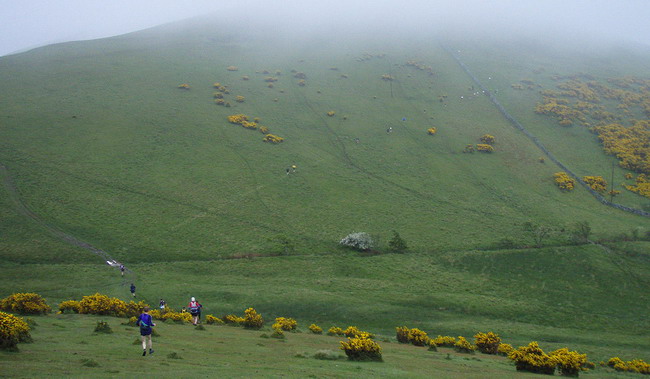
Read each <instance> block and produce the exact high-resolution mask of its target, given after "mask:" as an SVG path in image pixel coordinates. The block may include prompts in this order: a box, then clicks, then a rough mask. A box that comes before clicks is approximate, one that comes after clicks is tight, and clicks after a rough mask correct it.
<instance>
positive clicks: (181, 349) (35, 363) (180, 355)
mask: <svg viewBox="0 0 650 379" xmlns="http://www.w3.org/2000/svg"><path fill="white" fill-rule="evenodd" d="M33 320H34V321H36V323H37V326H36V327H35V328H34V330H33V332H32V336H33V337H34V339H35V342H34V343H31V344H21V346H20V349H21V351H20V352H19V353H6V352H0V362H2V363H3V374H4V375H7V376H10V377H14V378H28V377H37V376H38V377H40V376H50V375H52V374H53V373H56V374H58V375H62V376H65V377H89V376H92V377H115V376H116V375H119V376H123V375H126V376H134V375H152V374H153V375H156V376H161V377H178V376H187V374H188V372H192V373H193V374H194V375H198V376H215V375H218V376H223V377H229V378H245V377H291V378H294V377H295V378H304V377H319V378H344V377H351V376H353V377H357V378H377V377H379V378H430V377H431V376H435V377H440V378H457V377H463V378H486V377H492V378H497V377H498V378H519V377H522V376H523V377H527V378H528V377H531V378H541V377H545V376H543V375H536V374H522V373H519V372H517V371H515V368H514V366H513V365H512V363H511V362H509V361H508V359H506V358H504V357H497V356H491V355H484V354H480V353H476V354H473V355H469V354H462V353H456V352H455V351H454V350H453V349H450V348H444V347H441V348H438V351H436V352H433V351H427V348H424V347H415V346H413V345H403V344H399V343H397V342H396V341H395V340H394V339H392V340H391V339H387V338H385V337H380V338H381V341H380V345H381V346H382V350H383V351H382V355H383V359H384V362H352V361H347V360H346V359H345V355H344V354H343V352H342V351H340V350H338V346H340V344H339V341H341V340H346V339H345V338H341V337H337V336H327V335H314V334H311V333H309V332H308V331H306V329H303V331H302V332H300V333H286V334H285V336H286V338H285V339H284V340H279V339H274V338H268V336H269V335H270V334H271V331H270V330H269V328H265V329H263V330H261V331H249V330H244V329H241V328H233V327H228V326H209V325H208V326H206V327H205V330H196V329H195V328H194V327H192V326H188V325H177V324H173V323H172V324H167V323H163V322H160V323H158V324H157V326H156V330H157V331H158V333H159V335H160V336H158V337H154V338H153V341H154V342H153V343H154V345H153V346H154V349H155V352H154V354H153V355H147V356H146V357H143V356H141V354H140V352H141V346H140V344H139V343H136V341H139V337H138V334H139V333H138V329H137V328H134V327H129V326H125V325H124V324H123V323H124V321H125V320H124V319H118V318H113V317H102V318H100V317H97V316H80V315H60V316H48V317H34V318H33ZM100 320H102V321H106V322H108V324H109V326H110V327H111V329H112V330H113V333H112V334H102V333H93V329H94V327H95V325H96V323H97V321H100ZM301 329H302V328H301ZM265 337H266V338H265ZM317 352H325V353H326V354H327V355H328V356H330V357H332V358H335V357H337V356H338V357H339V358H338V359H332V360H322V359H315V358H313V356H314V355H315V354H316V353H317ZM581 375H582V376H584V377H594V378H596V377H598V378H629V377H635V375H633V374H627V375H626V374H623V373H617V372H615V371H613V370H612V369H610V368H602V367H597V368H596V369H595V370H593V371H588V372H586V373H583V374H581ZM636 376H638V374H637V375H636Z"/></svg>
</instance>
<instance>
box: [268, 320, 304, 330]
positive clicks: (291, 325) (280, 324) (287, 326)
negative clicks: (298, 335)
mask: <svg viewBox="0 0 650 379" xmlns="http://www.w3.org/2000/svg"><path fill="white" fill-rule="evenodd" d="M271 327H272V328H273V329H281V330H286V331H288V332H290V331H292V330H296V328H297V327H298V322H297V321H296V320H294V319H292V318H287V317H277V318H276V319H275V323H274V324H273V325H272V326H271Z"/></svg>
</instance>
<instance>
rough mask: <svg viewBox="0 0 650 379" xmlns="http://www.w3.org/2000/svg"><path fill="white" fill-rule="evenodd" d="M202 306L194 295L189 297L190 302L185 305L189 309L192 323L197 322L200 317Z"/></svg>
mask: <svg viewBox="0 0 650 379" xmlns="http://www.w3.org/2000/svg"><path fill="white" fill-rule="evenodd" d="M202 307H203V306H202V305H201V304H200V303H199V302H198V301H196V299H195V298H194V297H192V298H191V299H190V303H189V304H188V305H187V309H188V310H189V311H190V314H191V315H192V324H194V325H196V324H198V323H199V319H200V318H201V308H202Z"/></svg>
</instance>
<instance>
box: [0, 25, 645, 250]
mask: <svg viewBox="0 0 650 379" xmlns="http://www.w3.org/2000/svg"><path fill="white" fill-rule="evenodd" d="M280 39H281V38H280ZM337 42H341V41H328V42H323V41H321V42H319V43H318V44H316V43H314V41H310V43H305V42H295V43H293V44H290V43H287V44H286V45H285V44H283V43H278V42H277V41H270V40H268V39H264V38H262V37H259V36H253V37H251V36H247V35H240V36H228V35H225V34H223V33H222V32H221V29H219V30H215V29H213V28H210V27H199V26H197V27H195V28H193V29H192V28H190V29H188V30H186V31H184V32H183V33H181V32H172V31H169V30H166V29H165V28H160V29H153V30H150V31H146V32H142V33H134V34H130V35H126V36H121V37H116V38H111V39H105V40H98V41H90V42H82V43H68V44H62V45H55V46H49V47H45V48H41V49H36V50H34V51H31V52H28V53H24V54H19V55H15V56H9V57H3V58H2V59H0V80H2V82H3V88H2V91H1V92H0V101H1V102H2V104H3V107H2V109H1V110H0V140H2V149H1V150H0V159H1V160H2V161H3V162H4V163H5V164H6V165H7V167H8V168H9V170H10V173H11V174H12V175H13V176H14V179H15V181H16V183H17V187H18V192H19V194H20V196H21V197H22V198H23V199H24V201H25V203H26V204H27V205H28V206H29V207H30V209H32V210H33V211H34V212H36V213H37V214H39V215H41V216H42V217H43V218H44V219H45V220H46V221H47V222H51V223H53V224H55V225H57V226H59V227H61V228H62V229H63V230H66V231H68V232H70V233H72V234H74V235H77V236H79V237H80V238H82V239H84V240H87V241H90V242H91V243H94V244H96V245H97V246H99V247H101V248H103V249H105V250H107V251H110V252H112V253H113V254H114V256H115V257H116V258H118V259H120V260H123V261H128V262H137V261H140V262H143V261H160V260H172V261H174V260H203V259H212V258H213V257H214V256H215V255H220V254H230V253H233V252H264V251H266V250H267V249H268V244H267V242H266V241H267V239H268V238H269V237H274V236H277V235H280V234H285V235H287V236H289V238H290V239H292V240H293V241H294V243H295V244H296V246H297V248H298V251H301V252H305V251H310V250H316V251H324V250H330V249H332V248H333V247H334V244H335V243H336V241H338V240H339V239H340V238H342V237H343V236H345V235H346V234H348V233H350V232H353V231H367V232H370V233H376V234H378V235H381V236H383V237H384V238H385V237H387V236H388V235H389V233H390V231H391V230H393V229H396V230H398V231H399V232H400V234H402V236H403V237H405V238H406V240H407V241H408V242H409V244H410V245H411V247H412V248H413V249H415V250H418V251H431V250H451V249H466V248H473V247H478V246H486V245H492V244H494V243H496V242H497V241H499V240H500V239H502V238H503V237H505V236H509V237H510V238H512V239H514V240H515V241H516V242H517V243H521V244H526V243H528V242H527V241H526V240H525V237H524V235H523V234H522V232H521V228H520V225H521V224H522V223H523V222H525V221H530V220H532V221H534V222H538V223H542V224H547V225H558V226H562V225H569V224H571V223H573V222H576V221H582V220H584V221H589V222H590V223H591V225H592V226H593V228H594V230H595V231H596V233H600V234H601V235H602V234H609V233H620V232H629V231H630V230H631V229H634V228H636V227H638V226H639V224H640V223H641V222H642V221H646V220H640V219H639V217H637V216H633V215H628V214H626V213H623V212H620V211H617V210H614V209H611V208H607V207H604V206H602V205H600V204H599V203H598V202H597V201H595V200H593V199H592V198H591V197H590V195H589V194H587V193H586V192H585V191H583V190H581V189H578V190H576V191H574V192H573V193H569V194H565V193H561V192H560V191H559V190H557V188H555V186H554V185H553V183H552V174H553V172H555V171H557V168H555V167H553V166H552V165H550V164H546V165H544V164H540V163H539V162H538V160H537V158H538V157H539V155H540V152H539V151H538V150H537V149H536V148H535V147H534V146H533V145H532V144H531V143H530V142H529V141H528V140H527V139H526V138H524V137H523V135H521V134H520V133H518V132H517V131H516V130H515V129H514V128H512V127H511V126H510V125H509V124H508V123H507V122H506V121H505V119H503V118H502V116H501V115H500V114H499V113H498V112H497V111H496V110H495V109H494V107H493V106H492V105H491V104H490V103H489V101H488V100H487V99H486V98H484V97H477V98H472V99H469V98H466V99H464V100H461V99H460V97H461V96H466V95H467V94H468V91H469V87H470V86H471V82H470V80H469V78H468V77H467V76H466V75H465V74H464V73H463V72H462V71H461V70H460V69H459V68H458V66H457V65H456V64H455V63H454V61H453V60H452V59H451V58H450V57H449V56H447V55H446V54H445V53H444V51H443V50H442V49H440V48H439V47H438V45H437V43H435V42H432V41H426V44H425V42H423V41H415V40H413V41H410V42H409V43H403V44H396V43H395V44H392V43H386V44H384V45H378V44H377V43H376V42H365V43H364V42H361V41H356V42H348V43H343V42H341V43H337ZM422 46H426V47H427V49H426V50H423V49H422V48H421V47H422ZM365 51H369V52H371V53H374V54H378V53H385V54H386V56H385V57H383V58H378V57H374V58H372V59H370V60H364V61H359V59H358V58H359V57H362V56H363V54H364V52H365ZM409 60H416V61H419V62H422V63H423V64H426V65H430V66H432V67H433V70H434V72H435V76H433V77H430V76H428V75H427V74H426V73H425V72H422V71H418V70H416V69H414V68H413V67H410V66H406V65H405V63H406V62H407V61H409ZM230 65H236V66H238V68H239V70H238V71H228V70H226V67H228V66H230ZM333 68H336V69H337V70H333ZM294 69H295V70H297V71H301V72H304V73H305V74H306V75H307V85H306V86H305V87H301V86H299V85H298V84H297V81H298V79H296V78H293V77H292V75H291V70H294ZM264 70H269V71H270V72H271V74H263V73H262V72H263V71H264ZM275 70H280V71H281V72H282V75H278V78H279V80H278V81H277V82H276V83H275V86H274V87H273V88H268V87H267V83H266V82H265V81H264V78H265V77H266V76H269V75H274V74H273V73H274V72H275ZM386 73H390V74H391V75H393V76H394V77H395V79H396V80H394V81H393V82H392V87H393V88H392V96H391V84H390V83H388V82H386V81H383V80H381V76H382V75H383V74H386ZM342 74H345V75H348V78H347V79H345V78H342V77H341V75H342ZM244 75H248V76H249V77H250V80H248V81H245V80H242V76H244ZM214 82H221V83H222V84H225V85H228V86H229V87H230V88H231V91H232V94H231V95H228V96H230V101H231V102H232V104H234V106H233V107H231V108H225V107H219V106H216V105H214V104H213V99H212V92H213V91H214V89H213V88H212V84H213V83H214ZM180 83H189V84H190V85H191V86H192V88H191V90H190V91H183V90H179V89H177V88H176V86H177V85H178V84H180ZM443 94H444V95H448V101H447V102H446V103H444V104H443V103H440V102H439V101H438V96H440V95H443ZM235 95H243V96H245V98H246V101H245V102H244V103H241V104H240V103H235V102H234V101H233V97H234V96H235ZM375 96H376V98H375ZM274 99H277V101H274ZM36 105H37V106H36ZM531 107H532V104H531ZM330 110H334V111H336V112H337V113H336V116H334V117H327V116H326V115H325V114H326V112H327V111H330ZM234 113H245V114H248V115H250V116H259V117H261V119H262V124H264V125H267V126H268V127H270V128H271V131H272V132H273V133H277V134H278V135H280V136H283V137H285V138H286V142H285V143H283V144H281V145H278V146H272V145H268V144H264V143H262V142H261V134H259V133H257V132H255V131H249V130H244V129H242V128H241V127H238V126H233V125H231V124H228V123H227V121H226V116H227V115H229V114H234ZM344 116H345V117H347V119H344ZM403 117H406V121H402V118H403ZM388 126H393V133H390V134H388V133H386V132H385V130H386V128H387V127H388ZM431 126H436V127H437V128H438V133H437V134H436V136H434V137H430V136H427V135H426V129H427V128H429V127H431ZM485 133H491V134H493V135H495V136H496V137H497V141H498V142H497V145H496V149H497V152H496V153H495V154H492V155H485V154H462V153H461V151H462V149H463V147H464V146H465V145H466V144H467V143H476V142H477V139H478V137H479V136H481V135H482V134H485ZM354 138H359V139H360V141H361V142H360V143H359V144H356V143H355V142H354ZM574 148H576V149H581V148H582V147H581V146H577V147H574ZM292 163H296V164H297V165H298V167H299V171H298V173H297V174H296V175H289V176H287V175H285V174H284V169H285V167H287V166H288V165H290V164H292ZM569 164H570V162H569Z"/></svg>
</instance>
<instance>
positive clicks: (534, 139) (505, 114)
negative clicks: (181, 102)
mask: <svg viewBox="0 0 650 379" xmlns="http://www.w3.org/2000/svg"><path fill="white" fill-rule="evenodd" d="M441 46H442V49H443V50H445V51H446V52H447V53H448V54H449V55H450V56H451V57H452V58H453V59H454V60H455V61H456V63H457V64H458V65H459V66H460V67H461V68H462V69H463V71H465V73H466V74H467V75H468V76H469V77H470V78H471V79H472V81H473V82H474V83H476V85H477V86H478V87H479V88H480V89H481V90H482V91H483V92H484V93H485V94H486V95H487V96H488V97H489V99H490V101H492V103H493V104H494V106H495V107H496V108H497V109H498V110H499V112H500V113H501V114H502V115H503V117H505V118H506V119H507V120H508V121H509V122H510V124H512V126H514V127H515V128H516V129H518V130H520V131H521V132H522V133H524V134H525V135H526V136H527V137H528V138H529V139H530V140H531V141H532V142H533V143H534V144H535V145H536V146H537V147H538V148H539V149H540V150H542V152H543V153H544V154H545V155H546V156H547V157H548V158H549V159H550V160H551V161H553V163H555V164H556V165H557V166H558V167H559V168H561V169H562V170H563V171H565V172H566V173H567V174H569V175H570V176H571V177H572V178H573V179H574V180H575V181H577V182H578V183H580V185H581V186H582V187H584V188H585V189H586V190H587V191H588V192H589V193H590V194H592V195H593V196H594V197H595V198H596V200H598V201H600V202H601V203H602V204H605V205H608V206H610V207H613V208H617V209H620V210H622V211H625V212H629V213H632V214H636V215H639V216H644V217H650V212H646V211H643V210H641V209H636V208H632V207H628V206H625V205H621V204H617V203H613V202H611V201H608V200H607V199H605V197H604V196H603V195H601V194H600V193H598V192H596V191H595V190H594V189H592V188H591V187H590V186H589V185H588V184H587V183H585V182H584V181H583V180H582V178H580V177H579V176H578V175H576V174H575V173H574V172H573V171H571V170H569V168H568V167H567V166H566V165H564V164H563V163H562V162H560V160H559V159H557V158H556V157H555V155H553V153H551V152H550V151H549V150H548V149H547V148H546V146H544V144H542V142H541V141H540V140H539V139H538V138H537V137H535V136H534V135H533V134H532V133H530V132H529V131H528V130H527V129H526V128H524V126H523V125H521V123H520V122H519V121H517V119H515V118H514V117H512V115H510V113H508V111H506V110H505V108H504V107H503V106H502V105H501V103H499V101H498V100H497V98H496V97H495V96H494V95H493V94H492V92H491V91H490V90H489V89H487V88H486V87H485V86H484V85H483V83H482V82H481V81H480V80H478V78H477V77H476V76H474V74H473V73H472V72H471V71H470V69H469V68H468V67H467V65H465V63H463V61H462V60H461V59H460V57H458V55H456V54H455V53H454V52H453V50H451V49H450V48H449V47H448V46H446V45H444V44H441Z"/></svg>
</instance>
